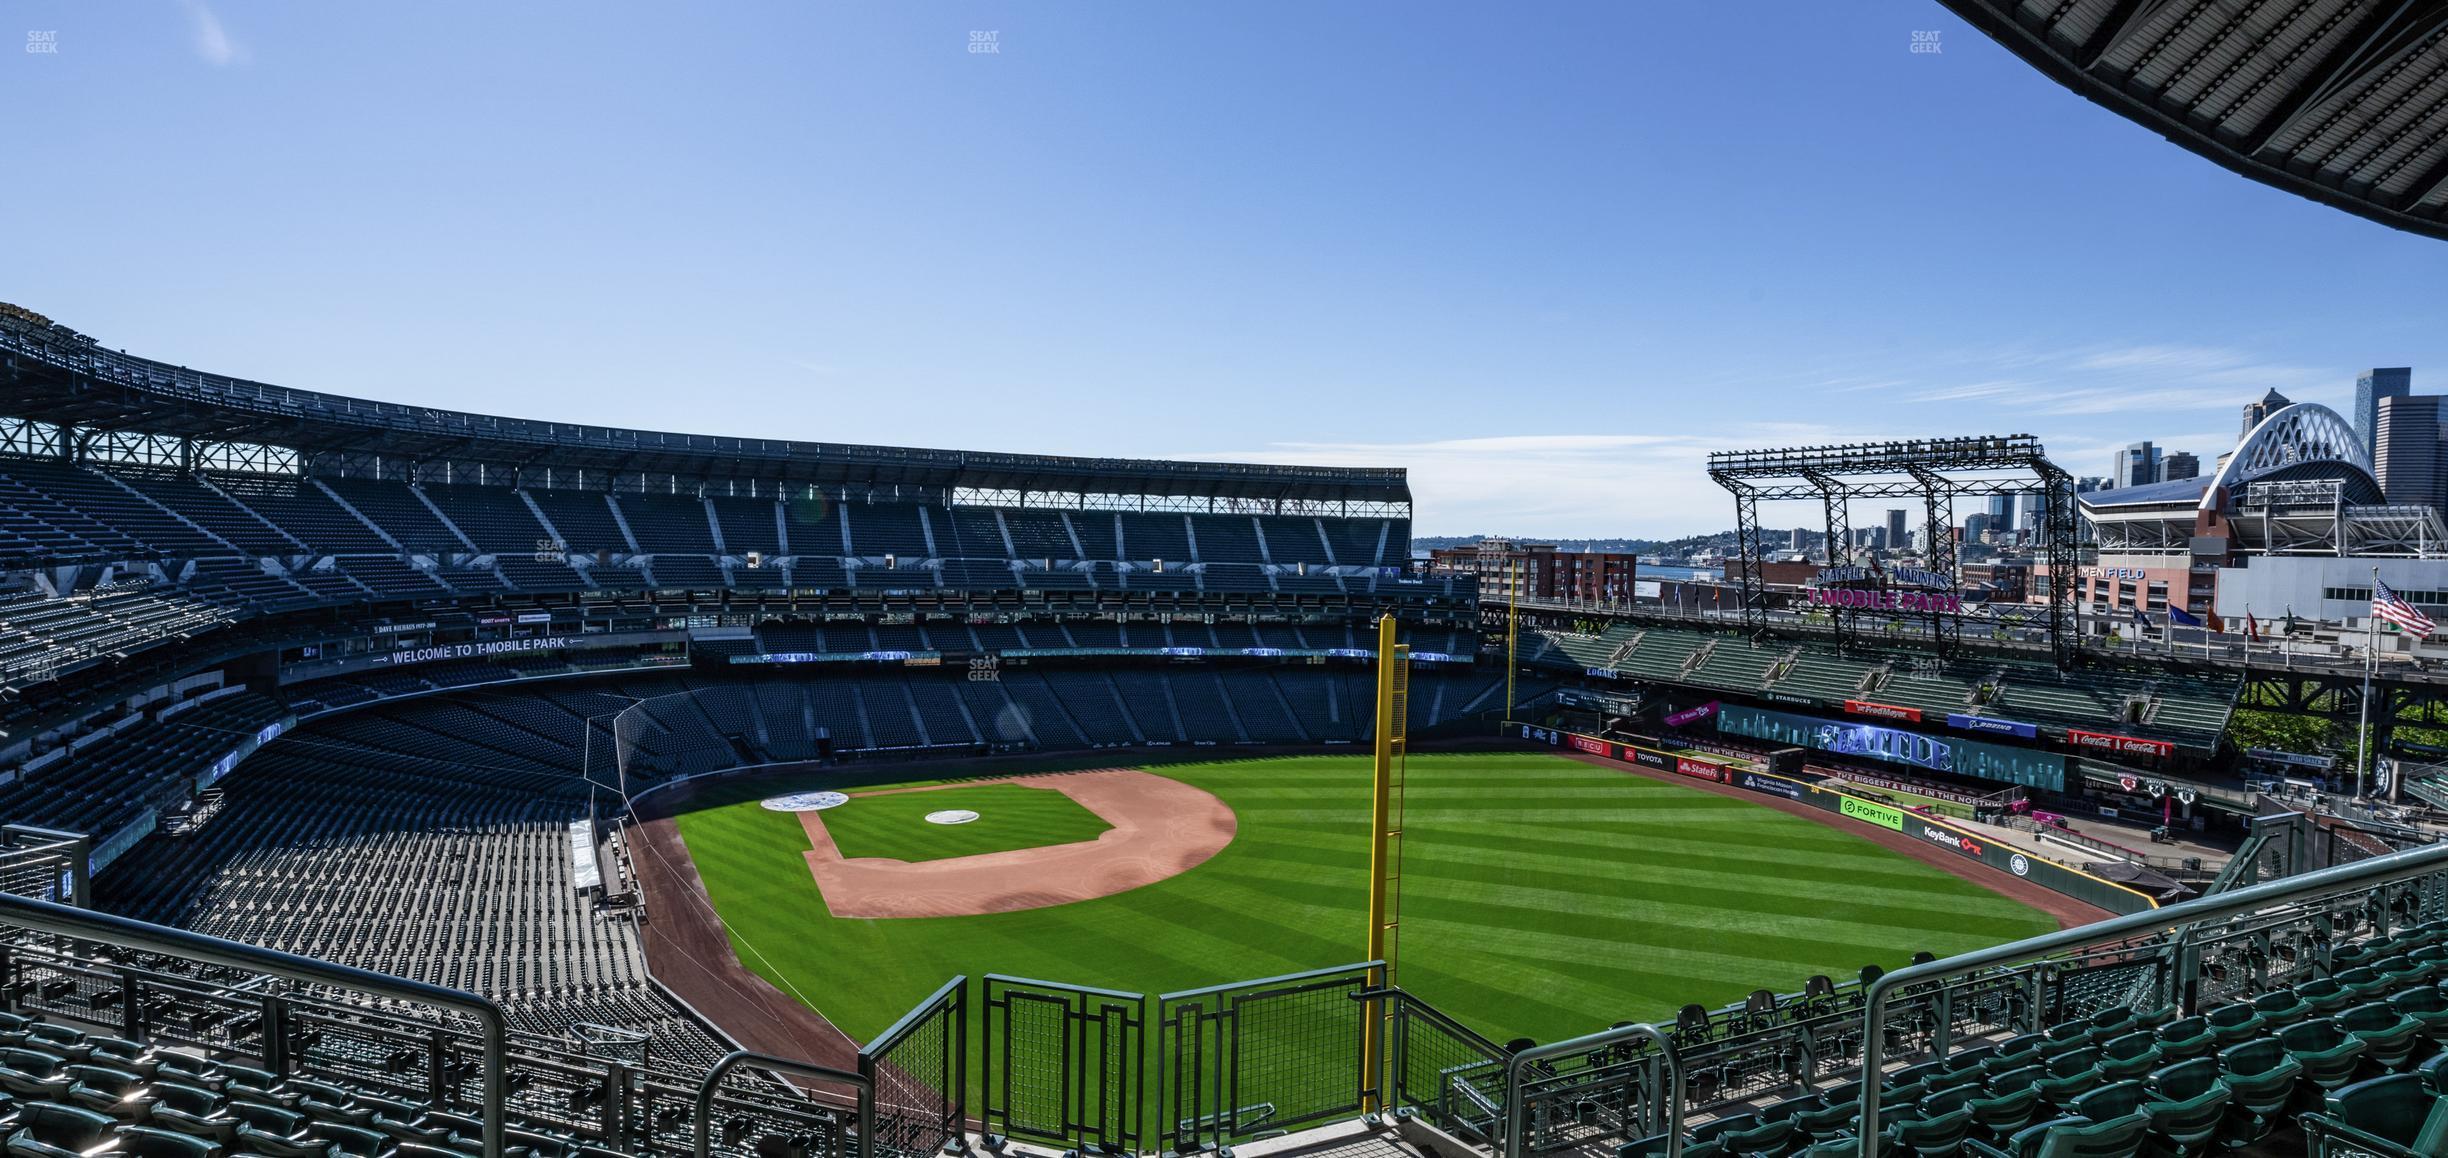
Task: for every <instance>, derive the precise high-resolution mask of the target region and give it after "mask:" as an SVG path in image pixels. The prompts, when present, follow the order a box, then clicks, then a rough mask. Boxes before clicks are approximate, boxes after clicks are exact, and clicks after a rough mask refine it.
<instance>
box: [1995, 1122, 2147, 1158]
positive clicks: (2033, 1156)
mask: <svg viewBox="0 0 2448 1158" xmlns="http://www.w3.org/2000/svg"><path fill="white" fill-rule="evenodd" d="M2149 1129H2150V1119H2149V1118H2146V1117H2144V1116H2142V1115H2141V1114H2127V1115H2126V1116H2124V1117H2122V1118H2110V1119H2108V1120H2107V1121H2104V1122H2094V1121H2092V1120H2091V1119H2089V1118H2058V1119H2056V1120H2054V1121H2048V1122H2042V1123H2040V1124H2039V1125H2037V1126H2027V1127H2025V1128H2024V1129H2023V1130H2022V1131H2020V1132H2018V1133H2017V1134H2015V1136H2013V1137H2011V1138H2008V1139H2007V1140H2006V1141H2005V1142H2004V1143H2003V1144H2000V1145H1996V1146H1992V1145H1988V1144H1986V1143H1983V1142H1979V1141H1973V1142H1968V1143H1966V1144H1965V1147H1964V1149H1965V1152H1967V1153H1971V1154H1980V1155H1986V1156H1987V1158H2133V1156H2134V1155H2136V1154H2139V1153H2141V1151H2142V1141H2143V1135H2144V1134H2145V1132H2147V1131H2148V1130H2149Z"/></svg>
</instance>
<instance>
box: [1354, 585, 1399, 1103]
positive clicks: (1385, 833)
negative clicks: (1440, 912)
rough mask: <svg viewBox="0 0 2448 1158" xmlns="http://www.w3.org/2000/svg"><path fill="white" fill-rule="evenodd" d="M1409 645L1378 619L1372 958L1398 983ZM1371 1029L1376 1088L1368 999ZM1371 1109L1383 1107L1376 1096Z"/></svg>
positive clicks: (1369, 1052) (1376, 1040) (1376, 1021)
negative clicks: (1403, 774)
mask: <svg viewBox="0 0 2448 1158" xmlns="http://www.w3.org/2000/svg"><path fill="white" fill-rule="evenodd" d="M1410 667H1411V649H1410V648H1409V647H1407V646H1405V645H1402V644H1398V643H1396V642H1394V617H1393V616H1391V615H1388V616H1385V617H1384V618H1382V619H1379V620H1378V621H1377V727H1376V733H1377V752H1376V761H1375V769H1374V770H1375V777H1374V782H1373V785H1372V789H1371V793H1370V797H1369V902H1368V949H1367V956H1366V957H1365V958H1363V959H1364V960H1369V961H1383V962H1385V983H1386V984H1387V985H1392V984H1393V983H1394V960H1395V954H1396V952H1397V943H1396V942H1397V938H1398V937H1399V927H1400V924H1401V911H1400V910H1401V896H1402V891H1401V890H1402V756H1403V743H1404V736H1405V733H1406V732H1407V731H1408V729H1407V728H1406V726H1405V725H1406V722H1407V719H1408V717H1409V715H1410V698H1411V697H1410V690H1411V679H1410ZM1369 1008H1370V1014H1371V1016H1370V1018H1369V1032H1368V1033H1367V1034H1366V1035H1365V1036H1364V1037H1363V1039H1362V1042H1361V1057H1360V1070H1361V1073H1360V1086H1361V1088H1362V1089H1365V1090H1371V1091H1374V1090H1376V1089H1377V1081H1378V1077H1379V1072H1378V1071H1379V1058H1380V1057H1381V1056H1382V1051H1383V1048H1384V1027H1385V1003H1384V1001H1383V1000H1382V999H1381V1000H1376V1001H1371V1002H1370V1003H1369ZM1369 1101H1370V1102H1371V1103H1372V1104H1371V1105H1370V1106H1369V1109H1371V1110H1375V1109H1377V1108H1379V1106H1378V1105H1376V1104H1374V1103H1376V1102H1377V1099H1376V1098H1375V1097H1374V1096H1372V1097H1371V1098H1370V1099H1369Z"/></svg>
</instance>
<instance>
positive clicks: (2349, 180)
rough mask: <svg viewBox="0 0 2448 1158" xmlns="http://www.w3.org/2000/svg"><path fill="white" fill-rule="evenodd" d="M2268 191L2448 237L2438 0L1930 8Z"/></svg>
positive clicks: (2019, 3) (2445, 34)
mask: <svg viewBox="0 0 2448 1158" xmlns="http://www.w3.org/2000/svg"><path fill="white" fill-rule="evenodd" d="M1940 2H1941V3H1943V4H1945V5H1946V6H1947V8H1948V9H1950V10H1952V11H1953V12H1954V13H1955V14H1956V15H1958V16H1960V17H1962V18H1963V19H1964V20H1965V21H1966V22H1968V23H1970V24H1971V25H1972V26H1973V27H1975V28H1977V29H1979V30H1980V31H1981V33H1982V34H1983V35H1986V36H1988V37H1990V38H1991V39H1993V40H1996V41H1997V42H1998V43H2000V44H2002V45H2004V46H2006V48H2007V49H2008V50H2010V51H2012V52H2013V53H2014V54H2015V55H2017V56H2020V57H2022V58H2023V60H2024V61H2025V62H2026V63H2028V64H2030V65H2032V66H2033V67H2035V68H2038V69H2039V70H2040V71H2041V72H2043V73H2046V74H2047V75H2048V76H2049V77H2050V78H2052V79H2054V80H2056V81H2057V82H2058V83H2060V84H2063V85H2065V86H2066V87H2068V88H2071V89H2073V90H2074V91H2076V92H2078V93H2081V94H2082V95H2083V96H2085V97H2088V98H2090V99H2091V100H2093V101H2095V102H2097V103H2099V104H2101V105H2104V106H2106V107H2108V108H2109V109H2112V110H2114V111H2115V112H2117V113H2118V114H2120V115H2122V116H2124V117H2126V118H2127V119H2129V120H2132V121H2135V122H2138V123H2140V124H2142V125H2144V126H2146V127H2148V128H2150V129H2153V130H2155V131H2157V132H2159V133H2160V134H2162V135H2164V136H2166V137H2167V138H2168V139H2169V140H2171V141H2174V142H2176V143H2177V144H2179V145H2182V146H2184V147H2185V148H2187V149H2191V150H2192V151H2194V152H2196V153H2199V154H2201V155H2202V156H2205V157H2208V158H2210V159H2211V160H2213V161H2216V162H2218V163H2219V164H2221V165H2224V166H2226V167H2227V168H2230V169H2233V170H2235V171H2236V172H2238V173H2242V174H2244V175H2245V176H2247V177H2250V178H2252V179H2254V180H2256V181H2260V182H2263V183H2264V184H2268V185H2274V186H2277V187H2278V188H2281V189H2285V190H2287V191H2289V192H2292V193H2296V194H2300V195H2302V196H2305V197H2309V198H2311V199H2313V200H2315V201H2319V202H2321V203H2323V204H2326V205H2331V206H2334V207H2336V208H2339V209H2344V210H2346V211H2347V212H2349V213H2355V214H2359V215H2361V216H2364V217H2368V218H2370V219H2372V220H2374V221H2379V222H2382V223H2385V224H2388V225H2393V226H2395V227H2397V228H2399V229H2403V230H2407V231H2409V232H2413V233H2419V234H2422V235H2424V236H2426V237H2436V238H2442V239H2448V0H2289V2H2287V3H2274V2H2273V3H2262V2H2245V0H1940Z"/></svg>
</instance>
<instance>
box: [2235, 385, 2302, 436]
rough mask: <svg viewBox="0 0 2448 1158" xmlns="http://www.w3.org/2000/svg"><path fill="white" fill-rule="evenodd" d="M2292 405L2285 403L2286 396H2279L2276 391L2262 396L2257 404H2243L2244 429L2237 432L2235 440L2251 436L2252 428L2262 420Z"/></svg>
mask: <svg viewBox="0 0 2448 1158" xmlns="http://www.w3.org/2000/svg"><path fill="white" fill-rule="evenodd" d="M2293 405H2294V403H2292V402H2289V401H2287V396H2286V395H2284V394H2280V393H2279V392H2277V391H2276V390H2272V391H2270V392H2269V393H2267V394H2264V395H2262V396H2261V400H2260V401H2259V402H2247V403H2245V404H2244V429H2243V430H2241V431H2239V432H2237V434H2236V438H2238V439H2239V440H2240V439H2242V438H2243V437H2244V436H2245V435H2248V434H2251V433H2252V430H2253V427H2256V426H2259V425H2261V420H2262V419H2265V418H2268V417H2269V416H2270V415H2272V414H2276V413H2278V412H2279V411H2281V410H2284V409H2286V408H2287V407H2289V406H2293Z"/></svg>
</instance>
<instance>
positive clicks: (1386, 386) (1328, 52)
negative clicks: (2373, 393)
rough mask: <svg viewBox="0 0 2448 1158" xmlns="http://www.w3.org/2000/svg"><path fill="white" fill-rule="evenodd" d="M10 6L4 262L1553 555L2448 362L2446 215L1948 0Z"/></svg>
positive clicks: (552, 401) (415, 388)
mask: <svg viewBox="0 0 2448 1158" xmlns="http://www.w3.org/2000/svg"><path fill="white" fill-rule="evenodd" d="M9 11H10V12H11V14H12V15H13V16H15V17H17V20H16V23H17V24H19V25H21V26H22V29H23V32H20V31H16V30H10V31H8V32H7V33H6V35H7V36H8V37H9V38H10V39H12V40H14V39H18V38H20V37H22V35H23V33H24V32H38V31H48V32H55V33H56V34H57V35H56V40H55V43H56V46H57V51H56V52H53V53H43V54H35V53H20V52H17V51H6V52H0V57H5V60H0V107H5V108H7V109H9V110H10V111H11V114H12V115H11V118H10V119H11V122H12V126H13V130H14V131H13V137H14V140H13V149H12V153H13V155H14V156H15V157H16V159H17V161H18V163H17V164H14V165H12V166H11V167H10V168H11V172H10V175H9V179H8V180H7V181H6V182H0V206H5V207H6V209H7V212H8V216H9V218H10V219H11V220H12V221H13V222H15V223H16V226H15V228H14V229H13V230H12V231H11V235H10V238H9V245H8V248H7V257H6V258H5V259H0V300H8V301H15V302H18V303H19V304H22V305H25V306H28V307H31V308H33V309H36V310H40V311H42V312H44V313H47V314H49V315H51V316H52V317H54V318H57V319H59V320H60V321H62V322H65V323H66V324H68V325H71V326H74V327H76V328H78V329H81V330H83V331H85V332H87V333H89V334H93V335H95V336H96V337H97V338H99V339H101V340H102V341H103V342H104V343H105V344H107V345H111V346H114V347H125V348H128V349H130V350H133V351H135V352H138V353H143V354H147V355H150V356H154V357H160V358H165V359H169V360H172V361H176V362H181V363H185V364H188V365H193V366H198V367H204V368H208V369H213V370H217V371H222V372H227V373H235V374H240V375H245V376H249V377H255V378H260V379H264V380H268V381H273V382H279V383H283V384H286V385H293V386H302V387H310V388H316V389H325V390H334V391H339V392H344V393H351V394H359V395H366V396H371V397H377V398H384V399H392V400H399V401H412V402H420V403H428V404H432V405H437V406H446V407H458V408H468V409H475V410H483V411H489V412H495V413H508V414H515V415H521V416H531V417H543V418H556V419H568V420H577V421H590V422H603V423H613V424H622V425H635V426H644V427H652V428H658V429H677V430H689V431H702V432H711V433H723V434H765V435H776V436H789V437H802V438H812V439H829V440H844V441H861V442H880V443H893V444H910V445H926V446H956V447H968V448H978V449H993V450H1021V451H1043V452H1054V453H1076V454H1133V455H1159V456H1178V457H1212V458H1229V459H1255V460H1269V461H1310V462H1329V463H1364V464H1388V465H1401V466H1406V467H1409V468H1411V471H1412V483H1413V489H1414V491H1415V493H1416V494H1417V497H1418V505H1419V509H1418V514H1417V518H1416V529H1417V530H1418V531H1419V532H1420V533H1423V534H1446V533H1471V532H1481V531H1492V532H1493V531H1501V532H1511V533H1518V534H1534V535H1553V536H1578V535H1614V534H1671V533H1681V532H1687V531H1696V530H1707V529H1715V528H1718V527H1722V526H1725V525H1729V524H1730V523H1731V521H1732V511H1731V504H1730V503H1729V502H1727V500H1726V499H1725V498H1724V497H1723V495H1722V492H1719V491H1716V490H1715V489H1714V488H1713V487H1711V486H1710V485H1709V484H1708V482H1707V480H1706V478H1705V477H1704V476H1703V475H1702V474H1701V472H1700V470H1699V462H1700V459H1701V456H1702V455H1704V454H1705V453H1706V452H1707V451H1709V450H1712V449H1725V448H1733V447H1741V446H1749V445H1774V444H1779V443H1784V442H1791V441H1810V440H1833V439H1846V438H1852V437H1865V438H1866V437H1874V436H1875V437H1894V436H1907V435H1924V434H1966V433H1984V432H2008V433H2013V432H2030V433H2036V434H2039V435H2041V436H2042V437H2043V438H2044V439H2046V441H2047V443H2048V445H2049V447H2050V449H2051V451H2052V453H2053V455H2054V456H2055V457H2056V458H2058V459H2059V460H2060V461H2061V462H2064V463H2065V464H2066V465H2068V466H2069V467H2070V468H2071V469H2074V470H2075V471H2076V472H2077V473H2082V474H2098V473H2104V472H2105V470H2106V466H2107V460H2108V453H2109V448H2110V447H2111V446H2113V445H2116V444H2121V443H2123V442H2125V441H2128V440H2131V439H2133V438H2137V437H2150V438H2155V439H2157V440H2158V441H2160V442H2161V443H2162V444H2163V445H2168V446H2171V447H2173V448H2176V449H2189V450H2193V451H2196V452H2197V453H2200V454H2201V455H2202V456H2203V458H2204V459H2205V460H2207V459H2209V458H2210V457H2212V456H2214V455H2216V454H2217V453H2218V452H2219V451H2221V450H2223V449H2225V448H2226V447H2227V446H2228V445H2231V444H2232V441H2233V438H2234V436H2235V426H2236V414H2237V408H2238V407H2239V406H2241V405H2242V404H2243V403H2244V402H2245V401H2247V400H2249V399H2251V398H2255V397H2258V396H2259V395H2260V394H2261V393H2262V391H2264V390H2267V389H2269V388H2271V387H2276V388H2278V389H2280V390H2282V391H2285V392H2286V393H2288V394H2289V395H2291V396H2293V397H2295V398H2297V399H2298V400H2308V401H2328V402H2333V403H2334V402H2341V401H2342V400H2343V399H2344V398H2345V397H2346V396H2347V395H2348V394H2349V393H2351V390H2352V383H2353V378H2354V374H2355V372H2356V371H2357V370H2358V369H2361V368H2364V367H2368V366H2373V365H2412V366H2414V367H2415V388H2416V389H2417V390H2418V391H2425V392H2428V391H2431V390H2448V326H2443V325H2442V324H2441V317H2442V312H2443V311H2442V308H2441V302H2442V300H2443V298H2442V289H2441V287H2442V286H2443V285H2444V284H2448V244H2442V243H2440V242H2436V241H2427V240H2424V239H2420V238H2416V237H2413V236H2411V235H2408V234H2403V233H2399V232H2396V231H2393V230H2390V229H2387V228H2385V227H2383V226H2379V225H2375V224H2371V223H2369V222H2366V221H2363V220H2361V219H2359V218H2354V217H2349V216H2347V215H2344V214H2342V213H2339V212H2337V211H2335V210H2330V209H2326V208H2323V207H2320V206H2317V205H2314V204H2312V203H2310V202H2307V201H2303V200H2301V199H2298V198H2296V197H2293V196H2291V195H2289V194H2285V193H2281V192H2279V191H2276V190H2273V189H2268V188H2265V187H2263V186H2260V185H2257V184H2254V183H2251V182H2248V181H2245V180H2243V179H2241V178H2239V177H2236V176H2234V175H2233V174H2230V173H2228V172H2227V171H2225V170H2223V169H2220V168H2218V167H2216V166H2214V165H2212V164H2211V163H2209V162H2207V161H2204V160H2202V159H2199V158H2197V157H2195V156H2193V155H2192V154H2190V153H2187V152H2185V151H2183V150H2180V149H2178V148H2176V147H2175V146H2173V145H2171V144H2168V143H2167V142H2165V141H2163V140H2160V139H2159V138H2157V137H2156V136H2154V135H2153V134H2151V133H2150V132H2148V131H2146V130H2144V129H2142V128H2140V127H2138V126H2135V125H2132V124H2130V123H2128V122H2126V121H2124V120H2122V119H2120V118H2118V117H2116V116H2114V115H2111V114H2109V113H2108V112H2106V111H2104V110H2101V109H2099V108H2097V107H2095V106H2093V105H2091V104H2090V103H2089V102H2087V101H2084V100H2082V99H2081V98H2079V97H2077V96H2075V95H2073V94H2072V93H2070V92H2067V91H2066V90H2064V89H2061V88H2059V87H2058V86H2056V85H2054V84H2052V83H2050V82H2049V81H2047V80H2046V79H2044V78H2042V77H2041V76H2040V75H2038V74H2037V73H2035V72H2033V71H2032V70H2031V69H2029V68H2028V67H2026V66H2024V65H2023V64H2021V63H2020V62H2018V61H2016V60H2014V59H2013V58H2011V57H2010V56H2009V55H2007V54H2006V53H2005V52H2004V51H2003V50H2002V49H1999V48H1997V47H1995V46H1994V45H1992V44H1991V43H1990V42H1988V41H1987V40H1985V39H1983V38H1981V37H1980V36H1979V35H1978V34H1976V33H1974V32H1973V31H1971V30H1970V29H1969V28H1968V27H1966V26H1964V25H1963V24H1961V23H1960V22H1959V21H1957V20H1955V19H1954V18H1953V17H1952V16H1950V15H1948V14H1947V13H1946V12H1945V11H1944V10H1943V9H1941V8H1939V7H1938V6H1937V5H1936V4H1934V3H1926V2H1901V0H1899V2H1892V3H1890V2H1885V0H1847V2H1845V3H1840V4H1828V3H1824V2H1816V3H1781V2H1780V3H1770V2H1766V0H1761V2H1756V3H1741V4H1694V5H1675V4H1660V3H1618V2H1613V0H1609V2H1604V3H1588V4H1553V5H1542V6H1514V5H1496V4H1487V3H1471V4H1436V3H1417V2H1404V3H1365V2H1358V0H1344V2H1337V3H1333V4H1315V3H1304V4H1269V3H1230V4H1227V3H1221V2H1216V3H1186V2H1170V0H1166V2H1157V0H1147V2H1133V3H1123V2H1119V0H1060V2H1057V0H1029V2H1012V3H992V4H987V3H959V2H941V3H937V2H925V3H883V2H877V3H871V4H855V5H844V4H819V3H789V4H772V5H757V4H746V3H740V4H723V5H703V6H680V5H668V4H658V5H645V4H630V3H621V2H613V0H602V2H592V3H587V4H512V5H478V4H458V3H418V4H403V3H393V4H325V3H278V4H276V3H244V2H240V0H184V2H181V0H128V2H126V3H115V4H108V5H96V4H90V3H82V2H66V0H21V2H19V3H15V4H12V5H11V6H10V8H9ZM1922 30H1935V31H1937V32H1938V33H1939V41H1940V44H1941V46H1942V51H1940V52H1939V53H1936V54H1926V53H1924V54H1916V53H1913V52H1911V51H1910V50H1909V48H1910V45H1911V42H1912V34H1913V33H1914V32H1916V31H1922ZM988 32H990V33H993V34H994V37H993V39H994V41H995V43H996V46H997V47H998V49H999V51H996V52H993V53H982V52H972V51H971V50H970V48H971V45H972V43H973V33H988ZM1793 514H1794V516H1795V517H1796V519H1798V520H1799V521H1805V522H1807V521H1809V520H1808V519H1807V518H1802V515H1803V512H1801V511H1799V510H1797V511H1795V512H1793ZM1771 517H1772V518H1776V517H1779V516H1774V515H1772V516H1771Z"/></svg>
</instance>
